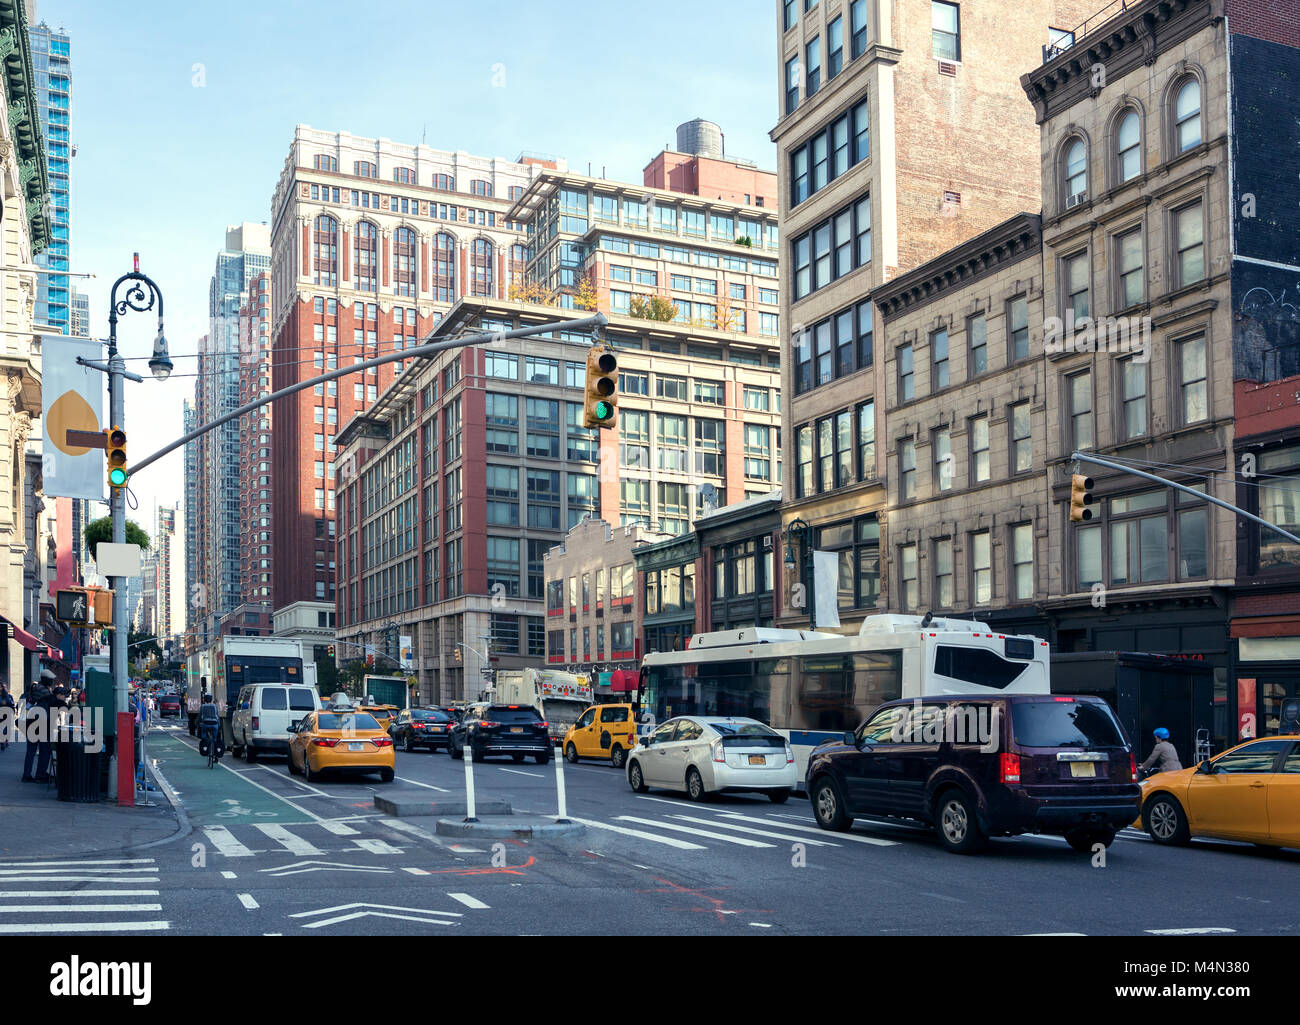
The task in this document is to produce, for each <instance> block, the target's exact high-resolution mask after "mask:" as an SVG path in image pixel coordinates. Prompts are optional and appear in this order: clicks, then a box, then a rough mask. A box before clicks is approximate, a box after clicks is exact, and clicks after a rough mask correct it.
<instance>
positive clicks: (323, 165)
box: [313, 153, 339, 171]
mask: <svg viewBox="0 0 1300 1025" xmlns="http://www.w3.org/2000/svg"><path fill="white" fill-rule="evenodd" d="M313 166H314V167H315V168H316V170H317V171H337V170H338V169H339V162H338V158H337V157H331V156H327V155H325V154H323V153H317V154H316V156H315V158H314V162H313Z"/></svg>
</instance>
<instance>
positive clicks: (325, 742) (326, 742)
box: [312, 737, 338, 747]
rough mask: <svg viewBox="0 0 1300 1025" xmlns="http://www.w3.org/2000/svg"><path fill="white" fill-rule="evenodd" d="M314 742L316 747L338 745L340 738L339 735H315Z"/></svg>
mask: <svg viewBox="0 0 1300 1025" xmlns="http://www.w3.org/2000/svg"><path fill="white" fill-rule="evenodd" d="M312 743H313V744H314V745H315V746H316V747H337V746H338V738H337V737H315V738H313V739H312Z"/></svg>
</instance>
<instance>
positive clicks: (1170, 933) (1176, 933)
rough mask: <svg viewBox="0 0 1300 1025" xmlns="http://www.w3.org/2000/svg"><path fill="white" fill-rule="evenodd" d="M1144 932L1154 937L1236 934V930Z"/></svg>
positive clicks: (1161, 930)
mask: <svg viewBox="0 0 1300 1025" xmlns="http://www.w3.org/2000/svg"><path fill="white" fill-rule="evenodd" d="M1143 931H1144V932H1148V933H1150V934H1151V935H1152V936H1220V935H1226V934H1227V933H1235V932H1236V931H1237V930H1236V929H1217V928H1213V927H1211V928H1207V929H1145V930H1143Z"/></svg>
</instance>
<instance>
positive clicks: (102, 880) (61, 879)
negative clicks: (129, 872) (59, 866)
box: [0, 869, 158, 886]
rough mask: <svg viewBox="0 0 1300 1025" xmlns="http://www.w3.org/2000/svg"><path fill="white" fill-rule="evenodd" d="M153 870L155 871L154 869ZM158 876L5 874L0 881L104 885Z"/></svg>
mask: <svg viewBox="0 0 1300 1025" xmlns="http://www.w3.org/2000/svg"><path fill="white" fill-rule="evenodd" d="M155 871H157V870H156V869H155ZM156 882H158V877H157V876H156V875H154V876H131V877H130V878H129V879H123V878H113V877H112V876H64V875H60V876H5V877H4V878H3V879H0V883H98V884H99V885H100V886H106V885H108V884H109V883H122V884H123V885H126V886H136V885H139V884H140V883H156Z"/></svg>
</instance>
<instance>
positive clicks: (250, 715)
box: [230, 683, 320, 765]
mask: <svg viewBox="0 0 1300 1025" xmlns="http://www.w3.org/2000/svg"><path fill="white" fill-rule="evenodd" d="M319 709H320V695H319V694H318V693H317V692H316V688H315V687H307V686H304V685H302V684H280V683H250V684H247V685H245V686H244V687H243V688H241V689H240V691H239V704H238V706H237V707H236V708H235V711H234V713H233V714H232V715H231V718H230V730H231V734H232V737H233V743H232V744H231V752H232V753H233V754H234V756H235V757H236V758H238V757H239V756H240V755H243V756H244V758H245V759H246V760H247V761H248V762H249V764H250V765H251V764H252V763H254V762H256V761H257V756H258V755H259V754H282V755H285V756H286V757H287V756H288V754H289V741H290V739H291V737H290V736H289V726H290V725H291V724H293V723H295V722H297V721H298V720H299V719H301V718H302V717H303V716H305V715H306V714H307V713H308V712H315V711H318V710H319Z"/></svg>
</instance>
